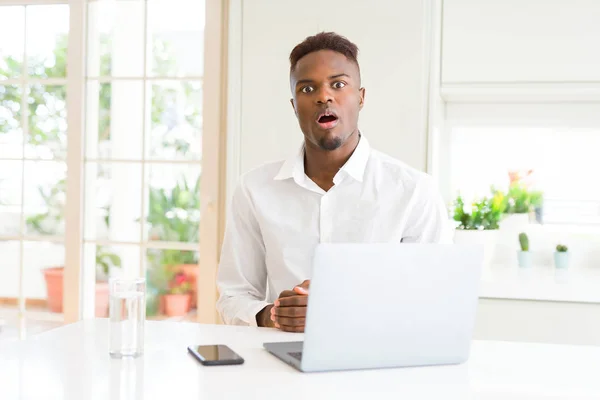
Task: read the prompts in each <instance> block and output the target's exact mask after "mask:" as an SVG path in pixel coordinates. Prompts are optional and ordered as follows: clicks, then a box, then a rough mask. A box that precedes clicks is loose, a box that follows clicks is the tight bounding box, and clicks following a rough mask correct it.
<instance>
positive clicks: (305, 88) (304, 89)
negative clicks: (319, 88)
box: [300, 86, 315, 93]
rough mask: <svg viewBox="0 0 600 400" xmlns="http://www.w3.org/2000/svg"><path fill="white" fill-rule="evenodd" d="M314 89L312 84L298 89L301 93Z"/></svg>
mask: <svg viewBox="0 0 600 400" xmlns="http://www.w3.org/2000/svg"><path fill="white" fill-rule="evenodd" d="M314 90H315V89H313V87H312V86H304V87H303V88H302V89H300V91H301V92H302V93H310V92H312V91H314Z"/></svg>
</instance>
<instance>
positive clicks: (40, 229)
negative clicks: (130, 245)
mask: <svg viewBox="0 0 600 400" xmlns="http://www.w3.org/2000/svg"><path fill="white" fill-rule="evenodd" d="M65 190H66V181H65V180H64V179H62V180H59V181H58V182H56V183H55V184H54V185H53V186H51V187H50V188H49V189H48V190H46V189H45V188H43V187H40V188H39V192H40V195H41V197H42V199H43V200H44V203H45V205H46V210H45V211H44V212H42V213H39V214H35V215H32V216H30V217H28V218H27V220H26V223H27V227H28V229H29V230H31V231H33V232H37V233H39V234H41V235H57V234H61V233H62V231H63V226H62V225H63V223H62V221H63V220H64V206H65V202H64V201H65V199H64V192H65ZM107 222H108V221H107V220H105V223H107ZM95 262H96V313H95V314H96V316H97V317H106V316H107V314H108V283H107V280H108V275H109V270H110V267H111V266H112V267H117V268H118V267H120V266H121V259H120V258H119V256H117V255H116V254H113V253H110V252H108V251H107V250H106V249H105V248H104V247H102V246H98V247H97V249H96V258H95ZM43 274H44V280H45V281H46V293H47V304H48V308H49V309H50V310H51V311H53V312H58V313H60V312H62V309H63V280H64V278H63V276H64V266H54V267H50V268H45V269H44V270H43Z"/></svg>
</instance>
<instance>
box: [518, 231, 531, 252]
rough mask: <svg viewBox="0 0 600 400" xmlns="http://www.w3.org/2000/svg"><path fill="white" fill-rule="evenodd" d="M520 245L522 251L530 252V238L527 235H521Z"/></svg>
mask: <svg viewBox="0 0 600 400" xmlns="http://www.w3.org/2000/svg"><path fill="white" fill-rule="evenodd" d="M519 243H520V244H521V251H529V238H528V237H527V234H525V233H520V234H519Z"/></svg>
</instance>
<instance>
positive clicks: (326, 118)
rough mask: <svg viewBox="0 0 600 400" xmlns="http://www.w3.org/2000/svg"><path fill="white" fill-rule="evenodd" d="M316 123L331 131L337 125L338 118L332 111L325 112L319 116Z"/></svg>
mask: <svg viewBox="0 0 600 400" xmlns="http://www.w3.org/2000/svg"><path fill="white" fill-rule="evenodd" d="M317 123H318V124H319V126H321V128H323V129H331V128H333V127H334V126H336V125H337V123H338V117H337V115H335V113H333V112H332V111H325V112H323V113H321V114H319V117H318V118H317Z"/></svg>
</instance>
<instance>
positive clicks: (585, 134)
mask: <svg viewBox="0 0 600 400" xmlns="http://www.w3.org/2000/svg"><path fill="white" fill-rule="evenodd" d="M445 135H447V136H448V139H447V140H448V141H449V142H448V149H449V152H448V154H449V155H448V157H449V159H448V165H449V174H448V175H449V176H448V178H449V182H450V185H449V188H448V189H449V192H450V193H449V194H450V195H455V194H456V193H458V192H461V193H462V194H464V195H465V196H466V197H467V198H473V197H477V196H483V195H486V194H488V193H489V192H490V187H491V186H495V187H496V188H500V189H502V190H507V189H508V186H509V173H511V172H513V173H520V174H521V176H526V180H527V184H528V186H529V187H530V188H531V190H540V191H542V192H543V194H544V206H543V208H542V212H543V222H544V223H545V224H570V225H586V226H590V225H592V226H598V228H600V185H598V184H597V183H596V182H597V174H598V171H600V157H598V156H597V150H598V149H599V148H600V104H597V105H596V104H561V103H558V104H449V105H448V109H447V119H446V125H445Z"/></svg>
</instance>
